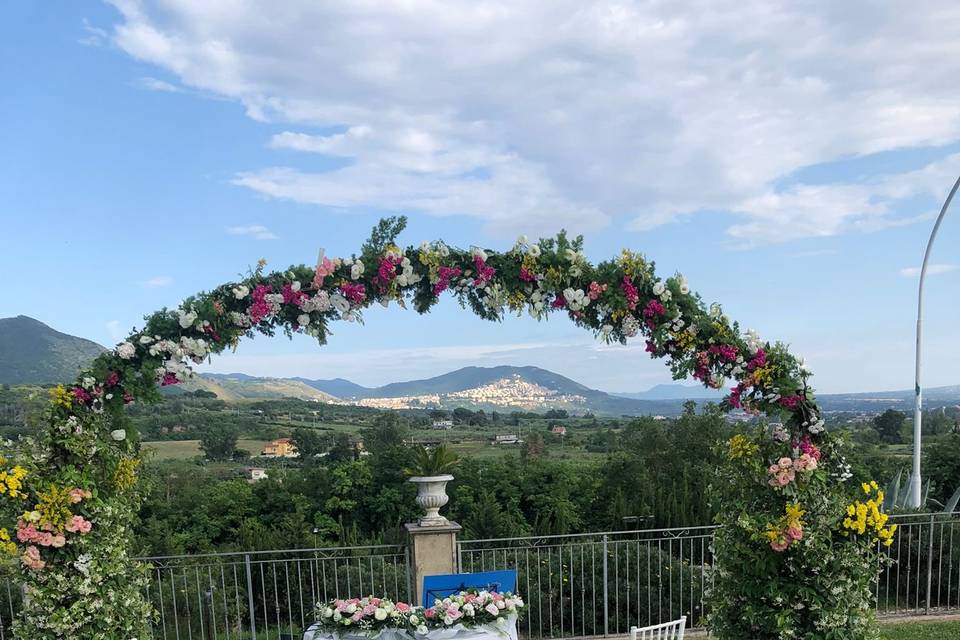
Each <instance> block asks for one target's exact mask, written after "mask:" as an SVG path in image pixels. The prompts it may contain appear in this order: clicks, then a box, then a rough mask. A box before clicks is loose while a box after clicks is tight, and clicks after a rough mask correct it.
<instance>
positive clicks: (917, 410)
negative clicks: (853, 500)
mask: <svg viewBox="0 0 960 640" xmlns="http://www.w3.org/2000/svg"><path fill="white" fill-rule="evenodd" d="M958 187H960V178H957V181H956V182H954V183H953V189H950V194H949V195H947V199H946V200H945V201H944V203H943V207H942V208H941V209H940V215H939V216H937V222H936V223H935V224H934V225H933V231H931V232H930V239H929V240H928V241H927V250H926V251H925V252H924V254H923V266H922V267H920V287H919V289H918V290H917V360H916V369H915V380H914V381H915V384H914V392H915V393H916V399H915V401H914V405H913V472H912V473H911V474H910V507H911V508H913V509H919V508H920V507H922V506H923V504H922V502H923V495H922V493H923V491H922V482H921V479H920V432H921V421H922V420H923V414H922V408H923V391H922V389H921V386H920V362H921V357H920V356H921V353H920V351H921V341H922V337H923V280H924V277H925V276H926V275H927V263H928V262H929V261H930V251H931V249H933V241H934V240H936V239H937V232H938V231H939V230H940V223H941V222H943V216H944V215H946V213H947V208H948V207H949V206H950V201H951V200H953V196H954V194H955V193H956V192H957V188H958Z"/></svg>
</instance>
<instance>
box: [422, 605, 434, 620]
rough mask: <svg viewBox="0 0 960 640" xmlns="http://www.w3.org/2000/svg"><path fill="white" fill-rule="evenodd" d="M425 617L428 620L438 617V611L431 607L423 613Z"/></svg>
mask: <svg viewBox="0 0 960 640" xmlns="http://www.w3.org/2000/svg"><path fill="white" fill-rule="evenodd" d="M423 615H424V617H427V618H433V617H434V616H435V615H437V610H436V609H434V608H433V607H430V608H429V609H427V610H426V611H424V612H423Z"/></svg>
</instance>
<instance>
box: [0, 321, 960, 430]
mask: <svg viewBox="0 0 960 640" xmlns="http://www.w3.org/2000/svg"><path fill="white" fill-rule="evenodd" d="M103 351H104V347H102V346H100V345H98V344H97V343H95V342H92V341H90V340H85V339H83V338H77V337H75V336H70V335H67V334H64V333H60V332H59V331H55V330H54V329H52V328H50V327H48V326H47V325H45V324H43V323H42V322H40V321H38V320H34V319H33V318H28V317H26V316H17V317H16V318H0V383H8V384H47V383H55V382H68V381H71V380H72V379H73V378H75V377H76V374H77V372H78V371H79V370H80V369H81V368H82V367H84V366H85V365H87V364H88V363H89V362H90V361H91V360H92V359H93V358H95V357H96V356H97V355H98V354H100V353H101V352H103ZM196 389H204V390H206V391H210V392H213V393H216V394H217V396H218V397H220V398H222V399H224V400H228V401H244V400H263V399H277V398H298V399H302V400H314V401H317V402H330V403H343V404H356V405H361V406H371V407H380V408H387V409H406V408H435V407H441V408H455V407H461V406H462V407H468V408H483V409H490V410H499V411H511V410H536V411H543V410H546V409H551V408H556V409H566V410H568V411H571V412H574V413H585V412H592V413H596V414H602V415H658V414H661V415H676V414H677V413H679V411H680V410H681V408H682V405H683V402H684V401H686V400H699V401H705V400H709V401H719V400H720V399H721V398H722V397H723V395H724V392H723V391H718V390H710V389H703V388H701V387H697V386H689V385H685V384H661V385H657V386H655V387H653V388H652V389H649V390H647V391H641V392H626V393H606V392H604V391H598V390H596V389H591V388H590V387H587V386H585V385H582V384H580V383H579V382H576V381H574V380H571V379H570V378H566V377H564V376H562V375H560V374H558V373H554V372H552V371H548V370H546V369H541V368H539V367H529V366H528V367H513V366H499V367H464V368H462V369H457V370H456V371H451V372H449V373H445V374H443V375H439V376H434V377H432V378H426V379H423V380H409V381H406V382H393V383H391V384H387V385H384V386H381V387H372V388H371V387H365V386H363V385H359V384H357V383H355V382H352V381H350V380H345V379H343V378H334V379H332V380H323V379H317V380H314V379H308V378H301V377H298V378H268V377H257V376H251V375H247V374H244V373H229V374H222V373H205V374H201V375H198V376H196V377H195V378H194V379H193V380H191V381H189V382H187V383H186V384H184V385H180V386H178V387H177V388H175V389H173V390H171V391H169V392H170V393H182V392H184V391H192V390H196ZM924 399H925V401H926V406H927V407H928V408H931V409H933V408H937V407H939V406H945V405H956V404H960V385H956V386H950V387H937V388H931V389H926V390H925V391H924ZM818 400H819V401H820V403H821V405H822V406H823V408H824V409H825V410H826V411H845V412H869V413H873V412H879V411H883V410H885V409H888V408H895V409H901V410H905V411H909V410H910V409H911V408H912V405H913V391H912V390H904V391H889V392H867V393H847V394H823V395H820V396H818Z"/></svg>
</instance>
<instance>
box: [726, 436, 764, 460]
mask: <svg viewBox="0 0 960 640" xmlns="http://www.w3.org/2000/svg"><path fill="white" fill-rule="evenodd" d="M727 445H728V446H729V447H730V451H729V453H728V455H729V457H730V459H731V460H737V459H739V458H750V457H753V456H754V455H755V454H756V453H757V452H758V451H760V447H759V446H758V445H756V444H754V443H753V442H751V441H750V439H749V438H747V437H746V436H744V435H743V434H740V433H738V434H737V435H735V436H733V437H732V438H730V440H729V441H728V442H727Z"/></svg>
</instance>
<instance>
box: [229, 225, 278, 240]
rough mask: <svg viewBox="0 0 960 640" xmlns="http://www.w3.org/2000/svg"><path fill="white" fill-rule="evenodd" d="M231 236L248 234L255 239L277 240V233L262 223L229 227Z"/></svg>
mask: <svg viewBox="0 0 960 640" xmlns="http://www.w3.org/2000/svg"><path fill="white" fill-rule="evenodd" d="M227 233H228V234H229V235H231V236H248V237H250V238H254V239H255V240H276V239H277V235H276V234H275V233H273V232H272V231H270V229H268V228H266V227H265V226H263V225H262V224H251V225H248V226H245V227H227Z"/></svg>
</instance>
